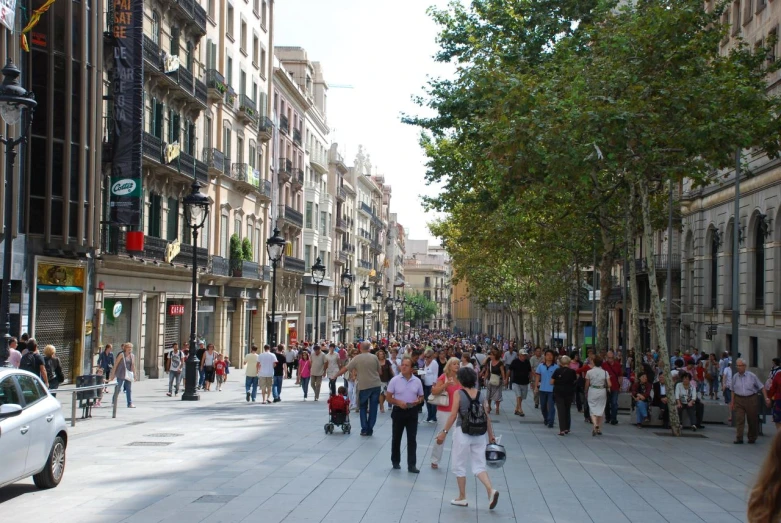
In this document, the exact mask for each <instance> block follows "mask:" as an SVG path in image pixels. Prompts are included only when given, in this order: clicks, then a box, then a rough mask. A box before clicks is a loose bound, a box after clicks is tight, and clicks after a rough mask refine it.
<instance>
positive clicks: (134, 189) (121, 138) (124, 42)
mask: <svg viewBox="0 0 781 523" xmlns="http://www.w3.org/2000/svg"><path fill="white" fill-rule="evenodd" d="M112 4H113V7H114V8H113V14H114V28H113V32H114V72H113V82H112V83H113V89H112V95H113V107H114V115H113V116H114V141H113V151H112V152H113V155H112V159H111V197H110V206H111V222H112V223H114V224H117V225H127V226H131V227H138V226H139V225H141V205H142V183H141V152H142V151H141V138H142V129H143V127H142V125H143V124H142V121H141V118H142V116H143V109H144V108H143V104H144V99H143V95H144V91H143V90H144V84H143V82H144V57H143V47H142V46H143V34H144V3H143V2H141V1H139V0H112Z"/></svg>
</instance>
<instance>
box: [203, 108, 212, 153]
mask: <svg viewBox="0 0 781 523" xmlns="http://www.w3.org/2000/svg"><path fill="white" fill-rule="evenodd" d="M203 146H204V147H205V148H206V149H211V148H212V119H211V117H210V116H206V117H204V119H203Z"/></svg>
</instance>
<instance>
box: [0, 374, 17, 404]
mask: <svg viewBox="0 0 781 523" xmlns="http://www.w3.org/2000/svg"><path fill="white" fill-rule="evenodd" d="M21 403H22V402H21V401H20V399H19V392H18V391H17V390H16V383H15V382H14V378H13V377H12V376H8V377H7V378H6V379H4V380H3V381H0V405H20V404H21Z"/></svg>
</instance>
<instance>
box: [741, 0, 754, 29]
mask: <svg viewBox="0 0 781 523" xmlns="http://www.w3.org/2000/svg"><path fill="white" fill-rule="evenodd" d="M745 2H746V3H745V4H744V5H743V25H746V24H747V23H749V22H750V21H751V19H752V18H754V10H753V9H752V7H753V6H752V4H753V3H754V2H753V0H745Z"/></svg>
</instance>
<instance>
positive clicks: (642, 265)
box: [635, 254, 681, 275]
mask: <svg viewBox="0 0 781 523" xmlns="http://www.w3.org/2000/svg"><path fill="white" fill-rule="evenodd" d="M668 265H669V266H670V268H671V269H672V271H673V273H676V272H678V274H679V275H680V269H681V256H680V255H679V254H673V255H672V258H669V257H668V256H667V255H666V254H654V269H655V270H656V271H657V272H659V271H666V270H667V267H668ZM635 268H636V269H637V272H638V273H641V274H642V273H646V272H648V262H647V261H646V259H645V258H637V259H636V260H635Z"/></svg>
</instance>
